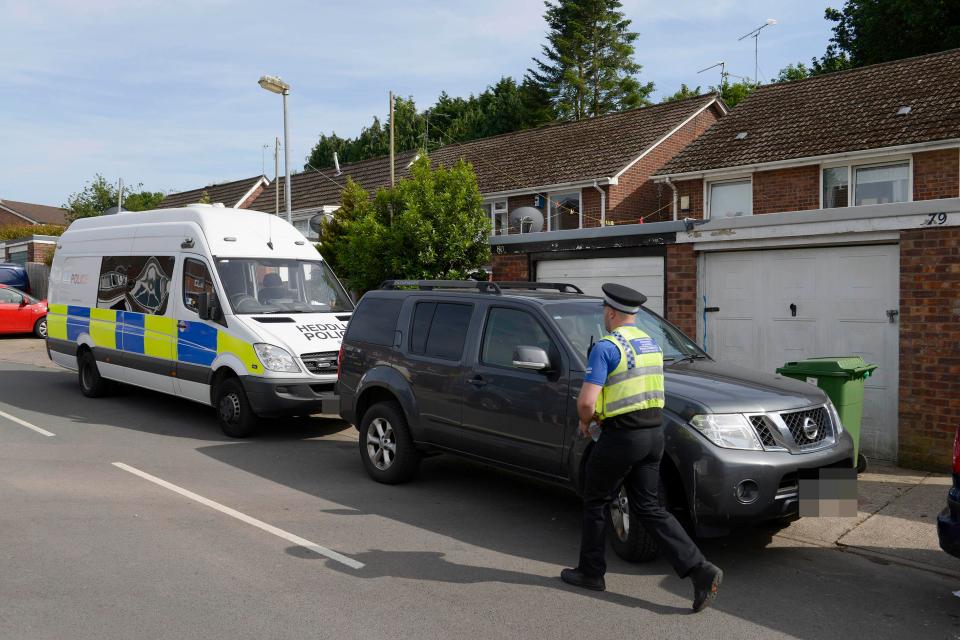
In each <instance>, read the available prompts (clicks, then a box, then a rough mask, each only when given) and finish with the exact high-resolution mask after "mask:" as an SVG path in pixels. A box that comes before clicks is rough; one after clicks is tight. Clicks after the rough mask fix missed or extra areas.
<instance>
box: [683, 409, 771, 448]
mask: <svg viewBox="0 0 960 640" xmlns="http://www.w3.org/2000/svg"><path fill="white" fill-rule="evenodd" d="M690 426H692V427H693V428H694V429H696V430H697V431H699V432H700V433H702V434H703V435H704V436H706V438H707V440H709V441H710V442H712V443H713V444H715V445H717V446H718V447H723V448H724V449H748V450H752V451H762V450H763V446H762V445H761V444H760V440H758V439H757V434H756V433H755V432H754V430H753V427H752V426H751V425H750V421H749V420H747V418H746V416H744V415H743V414H741V413H708V414H705V415H700V416H693V418H692V419H691V420H690Z"/></svg>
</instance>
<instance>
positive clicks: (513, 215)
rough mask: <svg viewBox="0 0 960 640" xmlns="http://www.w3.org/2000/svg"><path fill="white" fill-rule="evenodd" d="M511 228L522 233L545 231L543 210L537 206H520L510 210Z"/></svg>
mask: <svg viewBox="0 0 960 640" xmlns="http://www.w3.org/2000/svg"><path fill="white" fill-rule="evenodd" d="M510 229H511V230H513V229H516V230H518V231H519V232H520V233H536V232H538V231H543V212H542V211H540V209H537V208H536V207H520V208H519V209H514V210H513V211H511V212H510Z"/></svg>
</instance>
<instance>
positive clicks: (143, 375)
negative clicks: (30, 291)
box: [47, 205, 354, 437]
mask: <svg viewBox="0 0 960 640" xmlns="http://www.w3.org/2000/svg"><path fill="white" fill-rule="evenodd" d="M48 300H49V311H48V316H47V352H48V354H49V356H50V358H51V360H53V361H54V362H55V363H57V364H59V365H61V366H63V367H66V368H68V369H72V370H76V371H78V373H79V376H78V377H79V382H80V390H81V391H82V392H83V394H84V395H86V396H88V397H91V398H92V397H98V396H101V395H104V394H106V393H107V392H108V391H109V390H110V388H111V387H112V386H113V384H114V383H116V382H122V383H126V384H131V385H136V386H139V387H143V388H146V389H152V390H155V391H161V392H163V393H168V394H171V395H175V396H179V397H181V398H187V399H189V400H194V401H196V402H200V403H203V404H206V405H211V406H213V407H215V408H216V410H217V415H218V418H219V421H220V425H221V427H222V428H223V431H224V432H225V433H226V434H227V435H229V436H233V437H243V436H247V435H250V434H251V433H253V432H254V430H255V428H256V422H257V418H258V417H268V416H270V417H272V416H284V415H308V414H311V413H317V412H321V413H336V412H337V401H336V396H335V395H334V387H335V384H336V380H337V357H338V352H339V349H340V342H341V339H342V338H343V334H344V332H345V330H346V326H347V322H348V320H349V319H350V315H351V313H352V312H353V308H354V305H353V301H352V300H351V299H350V296H349V295H348V294H347V292H346V290H345V289H344V287H343V285H341V283H340V281H339V280H338V279H337V277H336V276H335V275H334V273H333V271H332V270H331V269H330V267H329V266H328V265H327V264H326V263H325V262H324V261H323V259H322V258H321V257H320V254H319V253H318V252H317V250H316V248H315V247H314V246H313V245H312V244H311V243H310V242H309V241H308V240H307V239H306V238H304V237H303V235H301V234H300V232H299V231H297V230H296V229H295V228H294V227H293V226H291V225H290V224H288V223H287V222H285V221H283V220H281V219H279V218H277V217H276V216H272V215H270V214H266V213H261V212H257V211H249V210H242V209H225V208H223V207H222V206H219V207H218V206H211V205H191V206H188V207H183V208H178V209H157V210H154V211H146V212H137V213H118V214H115V215H110V216H103V217H97V218H84V219H80V220H77V221H75V222H74V223H73V224H71V225H70V228H69V229H67V231H66V232H65V233H64V234H63V236H61V238H60V240H59V242H58V243H57V251H56V254H55V256H54V260H53V267H52V269H51V272H50V286H49V295H48Z"/></svg>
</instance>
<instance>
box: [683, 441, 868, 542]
mask: <svg viewBox="0 0 960 640" xmlns="http://www.w3.org/2000/svg"><path fill="white" fill-rule="evenodd" d="M686 436H687V437H684V438H682V441H683V442H682V444H681V447H680V448H681V449H682V451H681V452H680V453H679V459H680V460H695V461H696V462H695V463H694V464H693V465H692V469H691V468H689V467H688V468H687V470H686V471H684V470H683V469H681V471H680V473H681V475H685V477H684V487H685V489H686V494H687V504H688V505H691V509H690V512H691V513H690V515H691V517H692V518H693V522H694V525H695V526H696V531H697V534H698V535H700V536H705V537H709V536H713V535H725V534H726V533H729V532H730V530H731V529H733V528H734V527H736V526H740V525H748V524H756V523H760V522H765V521H771V520H789V519H793V518H796V517H798V514H799V507H800V494H799V482H798V481H799V472H800V470H802V469H803V470H806V469H822V468H825V467H847V468H852V467H853V441H852V440H851V439H850V435H849V434H847V433H846V432H843V433H841V434H840V437H839V438H838V439H837V443H836V444H835V445H833V446H831V447H829V448H826V449H822V450H820V451H814V452H810V453H803V454H792V453H788V452H786V451H742V450H738V449H724V448H721V447H717V446H715V445H714V444H713V443H711V442H708V441H707V440H706V438H703V437H701V436H700V435H699V434H696V433H693V432H692V429H690V431H688V432H687V434H686ZM751 480H752V481H753V482H755V483H756V487H757V494H756V497H755V499H753V500H752V501H750V502H749V503H745V502H744V501H743V500H741V499H740V498H738V496H737V488H738V487H739V486H740V485H741V483H743V482H745V481H751Z"/></svg>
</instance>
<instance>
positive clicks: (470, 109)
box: [305, 77, 553, 170]
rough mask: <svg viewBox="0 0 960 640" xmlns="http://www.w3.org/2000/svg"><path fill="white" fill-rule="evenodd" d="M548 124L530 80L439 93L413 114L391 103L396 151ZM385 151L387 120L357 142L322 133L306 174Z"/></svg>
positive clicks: (544, 100)
mask: <svg viewBox="0 0 960 640" xmlns="http://www.w3.org/2000/svg"><path fill="white" fill-rule="evenodd" d="M551 120H553V111H552V110H551V107H550V100H549V97H548V96H546V95H545V94H544V92H543V91H542V90H541V88H540V87H539V86H538V85H537V84H536V83H534V82H532V81H530V80H525V81H524V82H523V84H520V85H518V84H517V82H516V80H514V79H513V78H509V77H503V78H501V79H500V80H499V81H498V82H497V83H496V84H495V85H493V86H489V87H487V88H486V90H484V91H483V92H482V93H480V94H479V95H476V96H473V95H471V96H470V97H469V98H459V97H458V98H454V97H451V96H449V95H448V94H447V93H445V92H444V93H441V94H440V97H439V98H438V99H437V102H436V103H435V104H434V105H433V106H432V107H430V108H429V109H426V110H424V111H417V108H416V104H415V103H414V101H413V98H406V99H404V98H400V97H396V98H395V99H394V122H395V132H394V135H395V141H394V142H395V145H396V149H397V151H398V152H401V151H411V150H413V149H419V148H422V147H426V149H428V150H430V149H436V148H437V147H439V146H441V145H443V144H450V143H456V142H465V141H467V140H475V139H477V138H485V137H487V136H492V135H497V134H500V133H509V132H511V131H518V130H520V129H527V128H530V127H536V126H539V125H541V124H545V123H547V122H550V121H551ZM389 151H390V128H389V121H387V122H386V123H382V122H381V120H380V118H378V117H374V119H373V122H372V123H371V124H370V125H369V126H367V127H364V128H363V129H362V130H361V132H360V135H359V136H357V137H356V138H341V137H340V136H338V135H337V134H336V133H332V134H330V135H329V136H328V135H326V134H321V135H320V139H319V141H318V142H317V144H316V145H315V146H314V147H313V149H312V150H311V152H310V155H309V156H308V157H307V165H306V167H305V169H307V170H309V169H310V168H311V167H314V168H317V169H323V168H325V167H332V166H333V154H334V152H336V153H337V156H338V158H339V160H340V162H341V163H347V162H358V161H360V160H366V159H367V158H376V157H381V156H384V155H387V154H388V153H389Z"/></svg>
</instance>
